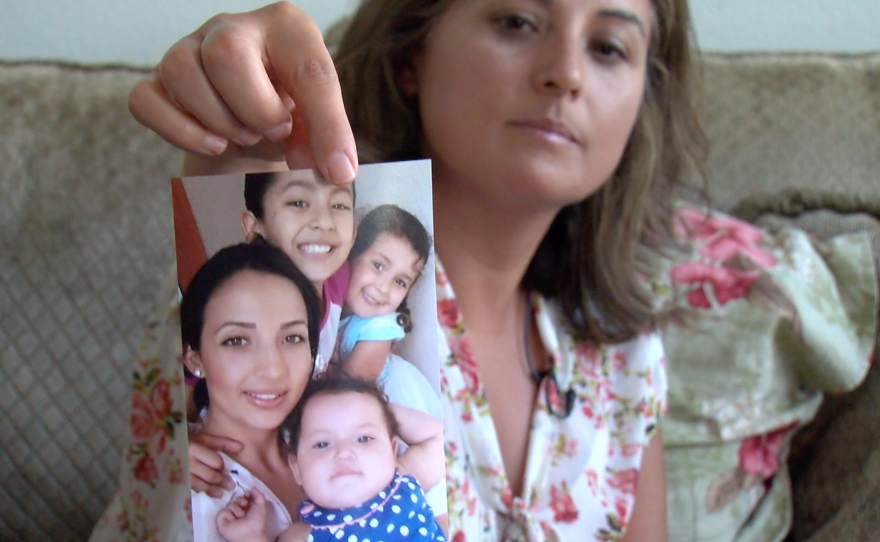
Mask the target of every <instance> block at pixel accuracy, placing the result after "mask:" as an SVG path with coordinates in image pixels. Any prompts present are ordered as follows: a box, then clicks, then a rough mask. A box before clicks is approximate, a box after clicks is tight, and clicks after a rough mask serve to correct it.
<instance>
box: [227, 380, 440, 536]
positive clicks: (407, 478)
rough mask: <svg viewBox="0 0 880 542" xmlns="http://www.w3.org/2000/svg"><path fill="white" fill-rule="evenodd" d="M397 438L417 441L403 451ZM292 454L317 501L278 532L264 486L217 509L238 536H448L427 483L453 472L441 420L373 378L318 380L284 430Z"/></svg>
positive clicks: (311, 499) (296, 471) (310, 499)
mask: <svg viewBox="0 0 880 542" xmlns="http://www.w3.org/2000/svg"><path fill="white" fill-rule="evenodd" d="M397 438H400V439H401V440H402V441H403V442H405V443H406V444H407V445H408V447H407V449H406V451H404V452H403V453H402V454H399V455H398V453H397V440H396V439H397ZM279 446H280V448H281V453H282V455H284V456H286V457H287V458H288V461H289V462H290V467H291V469H292V471H293V475H294V477H295V478H296V480H297V482H298V483H299V484H300V485H301V486H302V488H303V491H304V492H305V494H306V496H307V500H305V501H303V503H302V504H301V505H300V507H299V516H300V522H298V523H294V524H293V525H292V526H290V527H289V528H288V529H286V530H285V531H284V532H282V533H281V534H280V535H279V536H278V538H277V539H276V538H273V536H272V533H271V531H268V530H267V526H266V511H267V510H266V500H265V496H264V495H263V494H262V493H260V492H259V490H257V489H254V490H252V491H250V492H248V493H247V494H245V495H242V496H240V497H238V498H237V499H235V500H234V501H233V502H231V503H230V504H229V505H228V506H227V507H226V508H224V509H223V510H221V511H220V513H219V514H218V515H217V526H218V530H219V532H220V534H221V535H222V536H223V537H224V538H225V539H226V540H227V541H228V542H261V541H270V542H271V541H272V540H279V541H280V542H305V541H306V540H309V541H314V542H322V541H328V542H329V541H336V540H346V541H349V542H355V541H367V540H374V541H375V540H387V541H393V540H414V541H441V540H445V536H444V533H443V531H442V529H441V528H440V526H439V525H438V523H437V522H436V521H435V519H434V512H433V511H432V509H431V507H430V506H428V505H427V504H426V502H425V497H424V493H423V491H422V488H428V487H431V486H433V485H435V484H437V483H438V482H439V481H440V480H441V478H442V477H443V474H444V454H443V433H442V426H441V425H440V422H439V421H438V420H435V419H432V418H430V417H428V416H426V415H424V414H422V413H419V412H416V411H413V410H410V409H406V408H402V407H399V406H396V405H392V404H389V403H388V401H387V400H386V398H385V397H384V396H383V394H382V392H381V390H380V389H379V388H378V387H377V386H376V385H375V384H373V383H370V382H367V381H365V380H362V379H357V378H351V377H347V376H343V375H336V376H327V377H318V378H317V379H315V380H313V381H312V382H310V383H309V385H308V386H307V387H306V390H305V391H304V392H303V395H302V397H301V399H300V401H299V404H297V407H296V408H295V409H294V411H293V412H292V413H291V414H290V416H288V417H287V419H286V420H285V422H284V424H282V426H281V428H280V432H279Z"/></svg>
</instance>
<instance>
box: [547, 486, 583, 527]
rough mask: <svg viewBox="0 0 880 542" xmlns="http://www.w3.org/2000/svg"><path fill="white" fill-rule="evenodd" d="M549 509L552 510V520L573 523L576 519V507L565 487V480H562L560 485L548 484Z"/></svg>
mask: <svg viewBox="0 0 880 542" xmlns="http://www.w3.org/2000/svg"><path fill="white" fill-rule="evenodd" d="M550 509H551V510H553V521H556V522H559V523H574V522H575V520H577V518H578V509H577V507H576V506H575V505H574V500H572V498H571V493H570V492H569V490H568V488H567V487H565V482H562V486H555V485H551V486H550Z"/></svg>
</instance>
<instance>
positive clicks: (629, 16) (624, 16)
mask: <svg viewBox="0 0 880 542" xmlns="http://www.w3.org/2000/svg"><path fill="white" fill-rule="evenodd" d="M599 16H600V17H609V18H612V19H620V20H622V21H625V22H628V23H632V24H634V25H635V26H636V27H637V28H638V29H639V34H641V35H642V36H647V34H645V25H643V24H642V20H641V19H639V17H638V16H637V15H636V14H635V13H633V12H631V11H625V10H622V9H603V10H600V11H599Z"/></svg>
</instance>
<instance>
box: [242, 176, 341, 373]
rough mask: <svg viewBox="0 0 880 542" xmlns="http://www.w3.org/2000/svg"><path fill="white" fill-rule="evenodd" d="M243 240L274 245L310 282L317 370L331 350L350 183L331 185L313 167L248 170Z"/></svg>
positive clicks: (336, 323) (338, 307) (338, 304)
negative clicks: (317, 321)
mask: <svg viewBox="0 0 880 542" xmlns="http://www.w3.org/2000/svg"><path fill="white" fill-rule="evenodd" d="M244 201H245V209H246V210H245V211H244V212H243V213H242V216H241V228H242V231H243V232H244V235H245V238H246V239H248V240H253V239H256V238H259V239H262V240H264V241H266V242H267V243H269V244H271V245H275V246H277V247H279V248H280V249H281V250H283V251H284V253H285V254H287V255H288V256H289V257H290V259H291V260H293V263H294V264H295V265H296V266H297V268H299V269H300V270H301V271H302V272H303V274H304V275H305V276H307V277H308V278H309V280H311V281H312V284H313V285H314V286H315V289H316V290H317V292H318V296H319V298H320V300H321V302H322V303H323V306H324V311H323V315H322V317H321V325H320V329H321V334H320V341H319V343H318V357H317V360H316V372H318V373H320V372H323V371H324V370H325V369H326V368H327V364H328V363H329V361H330V358H331V356H332V354H333V349H334V347H335V345H336V341H337V335H336V334H337V329H338V327H339V319H340V315H341V308H342V302H343V295H344V292H345V288H346V287H347V286H348V268H347V266H346V259H347V258H348V256H349V251H350V250H351V248H352V242H353V239H354V231H355V225H354V187H353V186H336V185H333V184H330V183H328V182H327V181H325V180H323V179H322V178H321V177H320V176H318V175H316V174H315V173H314V172H313V171H296V172H269V173H248V174H246V175H245V181H244Z"/></svg>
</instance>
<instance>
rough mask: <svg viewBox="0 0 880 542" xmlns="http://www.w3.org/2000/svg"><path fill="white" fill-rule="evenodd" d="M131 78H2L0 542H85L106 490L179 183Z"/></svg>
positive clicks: (30, 74)
mask: <svg viewBox="0 0 880 542" xmlns="http://www.w3.org/2000/svg"><path fill="white" fill-rule="evenodd" d="M138 76H139V74H138V73H136V72H134V71H132V70H126V69H115V68H110V69H76V68H69V67H58V66H34V65H22V66H10V65H4V66H0V126H2V127H3V128H2V134H3V135H2V143H0V164H2V166H0V194H2V196H0V315H2V316H0V358H2V362H0V540H18V539H21V540H57V541H67V540H71V541H73V540H83V539H85V538H86V537H87V536H88V533H89V531H90V530H91V527H92V525H93V524H94V522H95V520H96V519H97V517H98V515H99V514H100V512H101V510H102V508H103V506H104V505H105V503H106V501H107V500H108V499H109V497H110V495H111V494H112V492H113V490H114V489H115V485H116V478H117V466H118V464H119V445H118V441H119V435H120V434H121V432H122V429H123V427H124V424H125V423H126V421H127V415H128V412H127V407H126V405H127V404H128V403H127V401H128V396H129V387H128V384H129V380H130V373H131V370H132V369H131V362H132V357H133V352H134V349H135V347H136V346H137V341H138V340H139V338H140V336H141V334H142V332H143V322H144V321H145V319H146V317H147V315H148V314H149V313H150V311H151V309H152V304H153V299H154V297H155V295H156V292H157V289H158V288H159V283H160V282H161V279H162V278H163V276H164V275H165V273H166V271H167V269H168V268H169V267H170V265H171V262H172V258H173V253H172V248H173V238H172V230H171V207H170V198H169V194H168V190H167V178H168V177H169V176H170V175H171V174H173V173H174V172H175V171H176V170H178V169H179V165H178V162H179V160H178V159H177V158H176V154H175V153H174V152H173V151H172V150H171V149H169V148H168V146H167V145H165V144H164V142H162V141H161V140H159V138H157V137H155V136H153V135H151V134H149V133H147V131H146V130H143V129H142V128H140V127H139V126H138V125H137V124H136V123H135V122H134V120H133V119H131V117H130V115H129V114H128V111H127V108H126V98H127V93H128V90H129V89H130V88H131V86H132V84H133V81H134V80H135V79H136V78H137V77H138Z"/></svg>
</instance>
